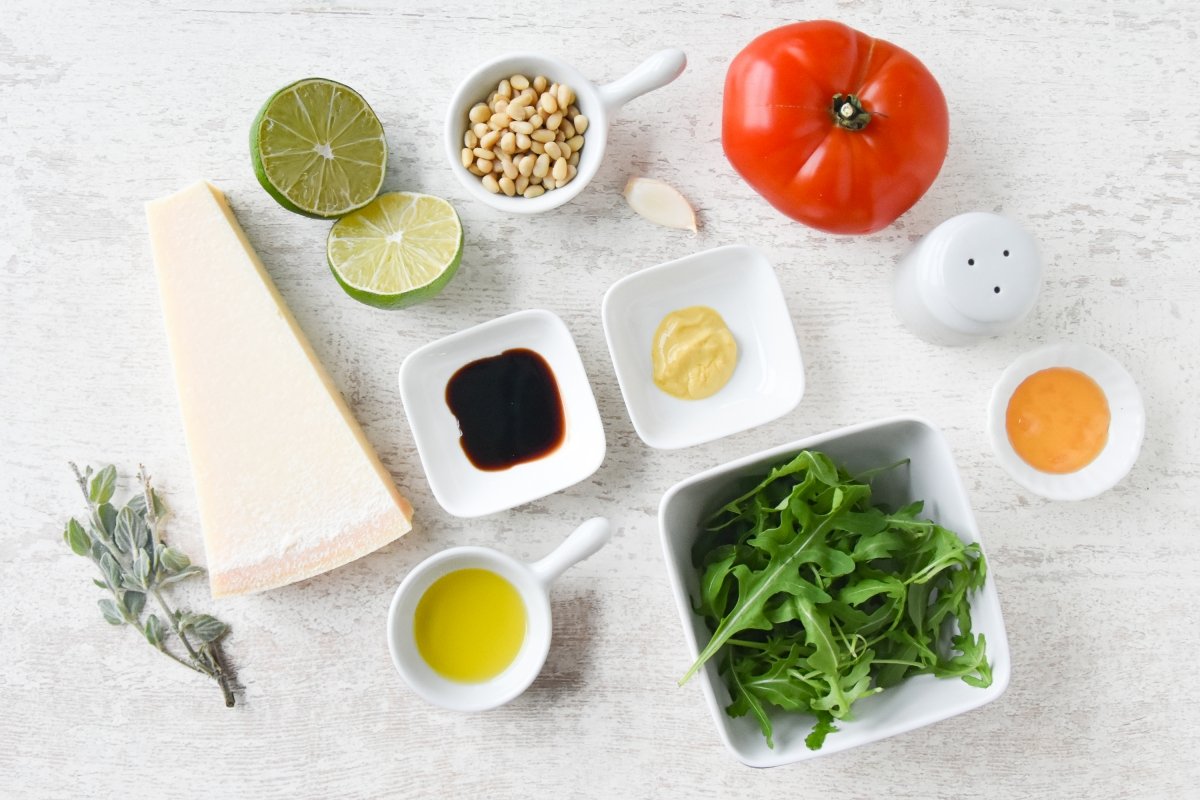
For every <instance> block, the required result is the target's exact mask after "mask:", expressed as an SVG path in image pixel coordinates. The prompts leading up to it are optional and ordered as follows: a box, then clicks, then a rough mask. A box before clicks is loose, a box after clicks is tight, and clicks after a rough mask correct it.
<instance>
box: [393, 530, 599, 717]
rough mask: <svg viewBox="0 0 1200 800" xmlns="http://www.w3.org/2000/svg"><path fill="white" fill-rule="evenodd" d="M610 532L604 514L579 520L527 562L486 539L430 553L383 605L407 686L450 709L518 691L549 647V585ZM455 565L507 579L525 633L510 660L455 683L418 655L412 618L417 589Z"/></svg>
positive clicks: (496, 702) (501, 699)
mask: <svg viewBox="0 0 1200 800" xmlns="http://www.w3.org/2000/svg"><path fill="white" fill-rule="evenodd" d="M611 536H612V526H611V525H610V524H609V521H608V520H607V519H605V518H603V517H594V518H593V519H590V520H588V521H587V522H585V523H583V524H582V525H580V526H579V527H578V528H576V529H575V531H574V532H573V533H572V534H571V535H570V536H568V537H567V538H566V539H565V540H564V541H563V543H562V544H560V545H559V546H558V547H556V548H555V549H554V550H553V552H551V553H550V554H549V555H548V556H546V557H545V558H543V559H541V560H540V561H535V562H534V563H532V564H525V563H523V562H521V561H517V560H516V559H515V558H512V557H511V556H508V555H505V554H504V553H501V552H500V551H498V550H493V549H491V548H490V547H452V548H450V549H449V550H443V551H442V552H440V553H438V554H436V555H433V556H430V557H429V558H427V559H425V560H424V561H422V562H421V563H420V564H418V565H417V566H416V567H414V568H413V570H412V572H410V573H408V575H407V576H405V578H404V580H403V581H402V582H401V583H400V586H399V588H397V589H396V594H395V596H393V597H392V604H391V606H390V608H389V609H388V626H387V640H388V651H389V652H390V653H391V654H392V663H393V664H394V665H395V667H396V671H397V672H399V673H400V676H401V677H402V678H404V680H405V682H406V683H407V684H408V685H409V686H411V687H412V690H413V691H414V692H416V693H417V694H419V695H420V696H421V697H423V698H425V699H426V700H428V701H429V702H430V703H433V704H434V705H439V706H442V707H443V708H449V709H451V710H453V711H486V710H487V709H490V708H495V707H496V706H500V705H504V704H505V703H507V702H508V701H510V700H512V699H513V698H515V697H517V696H518V695H520V694H521V693H522V692H524V691H525V690H526V689H527V688H529V684H531V683H533V680H534V678H536V677H537V675H538V673H539V672H541V671H542V665H543V664H545V663H546V656H547V654H549V652H550V634H551V631H552V630H553V629H554V626H553V625H552V624H551V617H550V587H551V585H552V584H553V583H554V581H555V580H556V579H557V578H558V576H559V575H561V574H562V573H563V572H565V571H566V570H567V568H568V567H570V566H571V565H573V564H576V563H578V562H580V561H582V560H584V559H585V558H587V557H588V556H590V555H592V554H593V553H595V552H596V551H597V550H599V549H600V548H601V547H603V546H604V544H605V543H606V542H607V541H608V540H609V538H610V537H611ZM460 569H486V570H490V571H491V572H494V573H496V574H497V575H499V576H500V577H502V578H504V579H505V580H507V581H508V582H509V583H510V584H512V585H513V588H515V589H516V590H517V593H518V594H520V595H521V602H522V603H523V604H524V606H525V625H526V627H525V639H524V640H523V641H522V642H521V649H520V650H519V651H518V652H517V656H516V658H514V659H513V661H512V663H511V664H509V665H508V667H507V668H506V669H505V670H504V671H503V672H501V673H500V674H499V675H497V676H495V677H494V678H491V679H489V680H486V681H481V682H479V683H459V682H457V681H452V680H448V679H446V678H443V677H442V676H441V675H439V674H437V673H436V672H434V671H433V669H432V668H431V667H430V666H429V664H427V663H426V662H425V659H423V658H422V657H421V653H420V651H419V650H418V649H417V642H416V639H415V637H414V635H413V619H414V616H415V614H416V610H417V604H418V603H419V602H420V600H421V596H422V595H424V594H425V592H426V591H427V590H428V589H429V587H430V586H432V585H433V582H434V581H436V580H437V579H438V578H440V577H442V576H443V575H445V574H447V573H449V572H454V571H456V570H460Z"/></svg>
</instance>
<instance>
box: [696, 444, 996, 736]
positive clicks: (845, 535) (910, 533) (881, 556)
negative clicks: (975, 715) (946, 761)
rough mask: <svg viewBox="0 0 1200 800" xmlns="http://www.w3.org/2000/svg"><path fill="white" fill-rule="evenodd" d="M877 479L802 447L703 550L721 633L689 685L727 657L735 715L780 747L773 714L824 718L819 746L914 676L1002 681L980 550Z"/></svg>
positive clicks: (706, 598) (711, 608)
mask: <svg viewBox="0 0 1200 800" xmlns="http://www.w3.org/2000/svg"><path fill="white" fill-rule="evenodd" d="M870 477H871V476H870V475H859V476H853V475H851V474H850V473H849V472H847V471H846V470H845V469H843V468H840V467H838V466H837V465H836V464H835V463H834V462H833V461H832V460H831V459H830V458H829V457H828V456H826V455H824V454H823V453H819V452H815V451H808V450H806V451H803V452H801V453H799V454H798V455H797V456H796V457H795V458H793V459H792V460H791V461H789V462H787V463H785V464H781V465H779V466H777V467H775V468H774V469H772V470H771V471H770V472H769V473H768V474H767V476H766V477H765V478H764V479H763V480H762V481H761V482H760V483H758V484H757V485H756V486H754V487H753V488H752V489H750V490H749V491H748V492H746V493H745V494H742V495H741V496H739V497H736V498H734V499H732V500H730V501H729V502H728V503H726V504H725V505H724V506H722V507H721V508H720V509H718V510H717V512H716V513H714V514H713V515H712V517H711V518H710V519H709V520H708V523H707V525H706V530H705V532H704V533H703V534H702V535H701V536H700V538H699V539H698V540H697V542H696V544H695V546H694V547H693V549H692V563H693V565H694V566H695V567H696V568H697V570H698V573H699V577H700V590H699V597H698V598H694V599H695V600H696V605H695V610H696V612H697V613H698V614H700V615H702V616H703V617H704V619H705V621H706V622H707V623H708V625H709V628H710V629H711V630H712V631H713V634H712V638H711V639H710V640H709V642H708V644H707V645H706V646H705V647H704V649H703V650H702V651H701V652H700V655H699V657H698V658H697V659H696V662H695V663H694V664H693V665H692V667H691V669H689V670H688V672H687V674H686V675H685V676H684V677H683V679H682V680H681V681H680V683H683V682H686V681H687V680H688V679H690V678H691V677H692V676H693V675H695V674H696V672H697V671H698V670H699V669H700V668H701V667H703V666H704V664H705V663H706V662H707V661H708V660H709V659H712V658H714V657H717V656H718V655H720V656H721V659H722V660H721V662H720V673H721V675H722V677H723V678H724V680H725V682H726V684H727V686H728V688H729V692H730V696H731V698H732V702H731V703H730V705H729V706H728V707H727V708H726V712H727V713H728V714H729V715H730V716H734V717H739V716H743V715H745V714H752V715H753V716H754V718H755V719H756V720H757V721H758V723H759V726H760V727H761V728H762V732H763V736H764V737H766V740H767V744H768V746H770V747H774V741H773V738H772V726H771V720H770V717H769V716H768V713H767V709H768V707H771V706H773V707H776V708H779V709H782V710H785V711H800V712H807V713H810V714H813V715H815V716H816V723H815V724H814V726H813V729H812V732H811V733H810V734H809V736H808V738H807V739H806V740H805V742H806V744H807V745H808V747H809V748H810V749H813V750H817V749H819V748H820V747H821V746H822V744H823V743H824V741H825V737H826V736H827V735H828V734H829V733H832V732H834V731H836V730H837V728H836V726H835V724H834V722H835V720H841V719H847V718H848V717H849V716H850V712H851V707H852V706H853V704H854V703H855V701H857V700H859V699H860V698H862V697H865V696H868V695H871V694H875V693H877V692H881V691H883V690H884V689H886V688H888V687H891V686H894V685H896V684H897V683H899V682H900V681H902V680H904V679H905V678H907V677H909V676H912V675H919V674H932V675H935V676H937V677H943V678H951V677H957V678H961V679H962V680H963V681H965V682H966V683H968V684H970V685H972V686H977V687H981V688H983V687H987V686H990V685H991V682H992V675H991V669H990V667H989V665H988V660H987V652H986V642H985V640H984V636H983V634H973V633H972V631H971V609H970V595H971V594H972V593H974V592H976V591H978V590H979V589H980V588H981V587H982V586H983V583H984V580H985V578H986V576H987V567H986V563H985V561H984V558H983V555H982V553H981V552H980V550H979V546H978V545H977V544H965V543H964V542H963V541H962V539H961V538H959V536H958V535H957V534H956V533H954V532H953V531H950V530H948V529H946V528H943V527H941V526H940V525H937V524H936V523H934V522H931V521H929V520H923V519H919V515H920V513H921V511H922V508H923V505H922V503H921V502H916V503H911V504H910V505H907V506H905V507H904V508H901V509H899V510H897V511H894V512H889V511H887V510H886V509H884V508H883V507H881V506H879V505H876V504H874V503H872V501H871V486H870V484H869V480H870Z"/></svg>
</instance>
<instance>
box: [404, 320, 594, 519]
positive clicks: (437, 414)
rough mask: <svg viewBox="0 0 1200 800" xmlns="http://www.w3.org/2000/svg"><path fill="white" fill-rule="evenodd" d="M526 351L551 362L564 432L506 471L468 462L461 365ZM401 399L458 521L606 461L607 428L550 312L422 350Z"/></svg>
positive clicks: (430, 474) (436, 492)
mask: <svg viewBox="0 0 1200 800" xmlns="http://www.w3.org/2000/svg"><path fill="white" fill-rule="evenodd" d="M514 348H528V349H529V350H533V351H534V352H536V353H538V354H539V355H541V356H542V358H544V359H545V360H546V363H547V364H549V366H550V369H551V370H552V371H553V373H554V379H555V381H556V382H557V384H558V392H559V396H560V397H561V399H562V406H563V417H564V427H565V433H564V437H563V441H562V444H560V445H559V446H558V448H556V449H555V450H553V451H552V452H550V453H549V454H547V455H545V456H543V457H542V458H539V459H536V460H534V461H529V462H526V463H522V464H517V465H516V466H513V467H510V468H509V469H505V470H500V471H494V472H493V471H484V470H481V469H479V468H477V467H475V466H474V465H473V464H471V462H470V461H469V460H468V459H467V456H466V453H465V452H464V451H463V448H462V445H461V443H460V437H461V431H460V430H459V425H458V420H457V419H456V418H455V416H454V414H453V412H451V410H450V406H449V405H447V403H446V385H447V383H448V382H449V381H450V378H451V377H453V375H454V373H455V372H457V371H458V370H459V369H460V368H461V367H463V366H465V365H466V364H468V363H470V362H472V361H475V360H477V359H481V358H488V357H490V356H496V355H499V354H500V353H502V352H504V351H505V350H511V349H514ZM400 398H401V400H402V401H403V403H404V412H405V414H406V415H407V416H408V422H409V425H410V426H411V427H412V431H413V439H414V440H415V441H416V444H417V452H418V453H419V454H420V456H421V466H422V467H423V468H424V470H425V476H426V478H427V479H428V481H429V488H430V489H431V490H432V491H433V496H434V497H435V498H437V501H438V502H439V503H440V504H441V506H442V508H444V509H446V511H448V512H450V513H451V514H453V515H454V516H456V517H479V516H483V515H484V514H492V513H495V512H497V511H504V510H505V509H509V508H514V507H516V506H519V505H523V504H525V503H528V502H531V501H533V500H537V499H538V498H541V497H545V496H546V495H548V494H553V493H554V492H557V491H561V490H562V489H565V488H567V487H568V486H571V485H572V484H575V483H578V482H579V481H581V480H583V479H584V478H586V477H588V476H589V475H591V474H592V473H593V472H595V471H596V470H597V469H598V468H599V467H600V464H601V463H602V462H603V461H604V452H605V441H604V427H603V425H602V424H601V422H600V412H599V410H598V409H597V408H596V398H595V396H594V395H593V394H592V387H591V384H590V383H589V382H588V377H587V373H586V372H585V371H584V369H583V362H582V361H581V360H580V358H579V351H578V349H576V347H575V340H574V339H573V338H572V337H571V332H570V331H569V330H567V326H566V324H565V323H563V321H562V320H561V319H559V318H558V317H557V316H556V315H554V314H552V313H551V312H549V311H541V310H528V311H518V312H516V313H514V314H509V315H507V316H504V317H500V318H498V319H494V320H491V321H489V322H484V323H482V324H480V325H476V326H475V327H473V328H468V329H466V330H463V331H459V332H458V333H453V334H451V335H449V336H447V337H445V338H444V339H439V340H438V341H436V342H431V343H430V344H427V345H424V346H423V347H420V348H418V349H416V350H414V351H413V352H412V353H410V354H409V355H408V357H407V358H406V359H404V363H403V364H402V365H401V366H400Z"/></svg>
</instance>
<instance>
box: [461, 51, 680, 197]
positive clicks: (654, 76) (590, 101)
mask: <svg viewBox="0 0 1200 800" xmlns="http://www.w3.org/2000/svg"><path fill="white" fill-rule="evenodd" d="M686 66H687V56H686V55H684V52H683V51H682V50H677V49H674V48H671V49H667V50H660V51H659V52H657V53H655V54H654V55H652V56H650V58H648V59H646V60H645V61H643V62H642V63H641V64H639V65H638V66H637V67H636V68H635V69H634V70H633V71H632V72H630V73H629V74H627V75H625V76H624V77H622V78H620V79H618V80H616V81H613V82H612V83H608V84H605V85H603V86H597V85H596V84H594V83H592V82H591V81H590V80H588V79H587V78H585V77H584V76H583V73H581V72H580V71H579V70H577V69H575V68H574V67H572V66H571V65H570V64H567V63H566V62H565V61H562V60H560V59H557V58H553V57H551V56H544V55H539V54H537V53H510V54H508V55H504V56H500V57H499V58H496V59H493V60H491V61H488V62H487V63H485V64H483V65H481V66H479V67H477V68H476V69H475V70H474V71H473V72H472V73H471V74H470V75H468V76H467V77H466V78H465V79H464V80H463V82H462V83H460V84H459V86H458V89H456V90H455V92H454V96H453V97H451V98H450V106H449V108H448V109H447V110H446V130H445V134H444V136H443V138H444V140H445V147H446V158H447V160H448V161H449V162H450V168H451V169H452V170H453V171H454V174H455V176H456V177H457V178H458V180H459V182H460V183H462V185H463V186H464V187H466V189H467V191H468V192H469V193H470V194H471V195H472V196H473V197H475V198H476V199H477V200H480V201H482V202H484V203H487V204H488V205H490V206H492V207H493V208H497V209H499V210H501V211H507V212H510V213H513V214H538V213H540V212H542V211H549V210H550V209H552V208H558V207H559V206H561V205H563V204H564V203H568V202H570V201H571V200H572V199H574V197H575V196H576V195H578V194H579V193H580V192H581V191H583V188H584V187H585V186H587V185H588V183H589V182H590V181H591V180H592V178H593V177H595V175H596V171H597V170H598V169H600V162H601V161H603V159H604V151H605V149H606V146H607V144H608V128H609V125H610V123H611V121H612V119H613V117H615V116H616V114H617V111H618V110H620V108H621V106H623V105H625V104H626V103H628V102H629V101H630V100H633V99H634V98H635V97H640V96H641V95H643V94H645V93H646V92H650V91H653V90H655V89H660V88H662V87H663V86H666V85H667V84H668V83H670V82H671V81H673V80H675V79H676V78H678V77H679V75H680V74H681V73H682V72H683V70H684V67H686ZM513 75H525V76H526V77H528V78H530V79H532V78H534V77H535V76H537V75H545V76H546V77H547V78H548V79H549V80H551V81H554V82H557V83H565V84H566V85H567V86H569V87H571V89H572V90H573V91H574V92H575V98H576V99H575V105H577V106H579V111H580V113H582V114H583V115H584V116H586V117H587V118H588V127H587V132H586V133H585V134H584V145H583V149H582V150H580V151H579V166H578V168H577V169H578V171H577V172H576V175H575V178H574V179H573V180H572V181H571V182H570V183H568V184H567V185H566V186H564V187H562V188H561V189H554V190H553V191H549V192H546V193H545V194H543V195H540V196H538V197H522V196H520V195H516V196H514V197H509V196H508V195H506V194H503V193H500V194H494V193H492V192H489V191H488V190H487V189H486V188H484V186H483V182H482V181H481V180H480V179H479V177H478V176H476V175H473V174H472V173H471V172H469V171H468V170H467V169H466V167H464V166H463V165H462V160H461V156H462V149H463V136H464V134H465V133H466V132H467V128H468V126H469V125H470V121H469V119H468V117H467V114H468V112H469V111H470V110H471V107H472V106H474V105H475V104H476V103H480V102H483V101H485V100H487V97H488V95H489V94H491V93H492V92H494V91H495V90H496V86H497V85H498V84H499V83H500V81H501V80H503V79H505V78H508V77H511V76H513Z"/></svg>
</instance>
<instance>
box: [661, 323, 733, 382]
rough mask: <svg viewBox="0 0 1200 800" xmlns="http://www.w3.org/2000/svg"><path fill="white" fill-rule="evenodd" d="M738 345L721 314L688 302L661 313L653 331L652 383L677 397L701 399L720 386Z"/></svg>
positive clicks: (727, 372)
mask: <svg viewBox="0 0 1200 800" xmlns="http://www.w3.org/2000/svg"><path fill="white" fill-rule="evenodd" d="M737 356H738V348H737V342H736V341H734V338H733V334H732V333H730V332H729V328H728V327H727V326H726V325H725V320H723V319H721V315H720V314H718V313H717V312H716V311H714V310H713V309H711V308H709V307H708V306H691V307H689V308H681V309H679V310H677V311H672V312H671V313H670V314H667V315H666V316H665V317H663V319H662V322H660V323H659V324H658V330H657V331H655V333H654V343H653V345H652V352H651V359H652V361H653V369H654V383H655V385H656V386H658V388H660V389H662V390H663V391H664V392H666V393H667V394H669V395H671V396H673V397H678V398H680V399H681V400H701V399H703V398H705V397H711V396H712V395H714V394H716V393H717V392H719V391H720V390H721V387H723V386H724V385H725V384H726V383H728V382H729V379H730V377H732V376H733V370H734V368H735V367H736V366H737Z"/></svg>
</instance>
